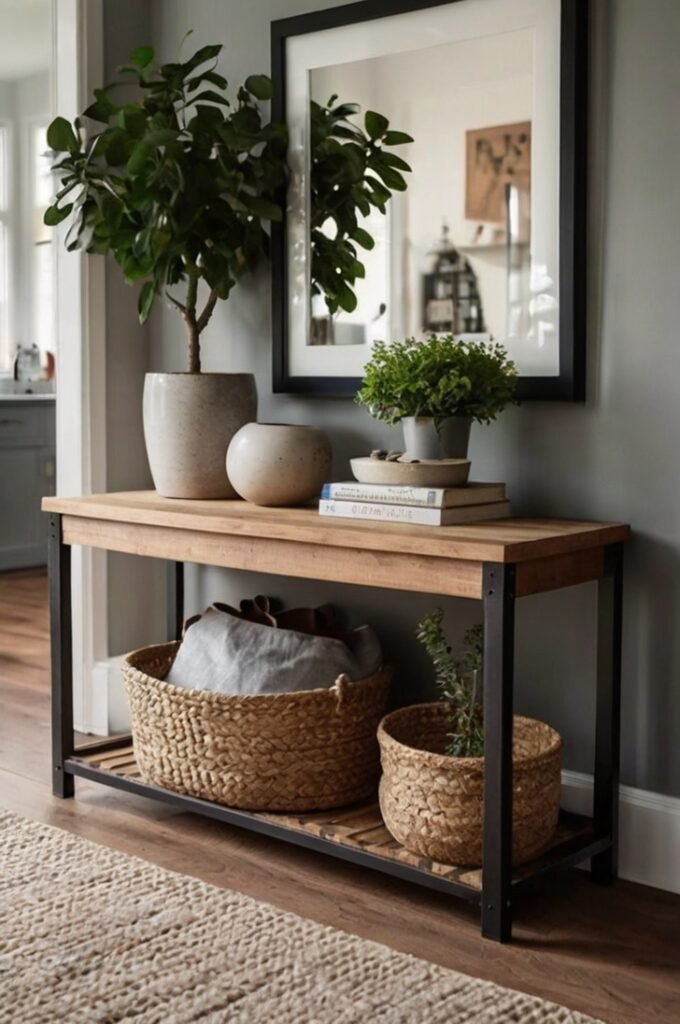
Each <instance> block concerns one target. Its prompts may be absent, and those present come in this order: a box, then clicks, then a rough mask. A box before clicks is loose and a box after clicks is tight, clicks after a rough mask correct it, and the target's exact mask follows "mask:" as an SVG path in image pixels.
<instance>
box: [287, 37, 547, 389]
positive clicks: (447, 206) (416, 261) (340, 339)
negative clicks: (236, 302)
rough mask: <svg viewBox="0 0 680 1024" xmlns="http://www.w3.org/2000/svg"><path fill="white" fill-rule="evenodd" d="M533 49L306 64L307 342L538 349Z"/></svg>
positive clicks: (502, 45)
mask: <svg viewBox="0 0 680 1024" xmlns="http://www.w3.org/2000/svg"><path fill="white" fill-rule="evenodd" d="M533 47H534V32H533V30H531V29H526V30H517V31H511V32H502V33H498V34H496V35H488V36H483V37H479V38H468V39H464V40H460V41H456V42H447V43H445V44H442V45H438V46H431V47H428V48H427V49H426V50H423V49H418V50H412V51H404V52H398V53H391V54H386V55H382V56H377V57H371V58H369V59H364V60H359V61H353V62H348V63H334V64H333V65H331V66H323V67H314V68H312V69H311V70H310V71H309V98H310V115H309V116H310V123H309V235H308V238H309V264H310V265H309V270H308V274H309V303H310V309H309V310H308V314H307V325H308V329H307V331H306V345H307V346H308V347H309V346H352V347H353V348H354V347H358V346H362V347H363V349H364V350H365V352H366V355H365V359H367V358H369V356H370V348H371V346H372V344H373V343H374V342H375V341H376V340H388V341H389V340H393V339H395V338H399V337H406V336H415V337H421V336H425V335H427V334H430V333H432V332H442V333H453V334H455V335H457V336H462V337H476V338H489V337H493V338H495V339H496V340H498V341H502V342H505V343H508V347H509V348H510V350H511V352H512V354H513V357H516V356H517V354H519V357H520V358H519V362H520V363H521V361H522V348H521V346H524V349H525V350H526V351H527V352H530V353H536V351H537V350H539V349H540V348H541V346H542V345H543V344H544V343H545V340H546V337H547V335H548V334H550V333H551V332H553V331H554V324H553V317H554V310H555V306H556V303H555V301H554V294H553V293H554V285H553V282H552V280H550V279H549V278H547V275H546V274H545V273H543V274H541V273H537V268H536V267H534V268H533V273H532V262H531V250H532V223H531V220H532V217H531V210H532V174H531V167H532V119H533V118H532V114H533V110H532V106H533V96H534V75H533ZM537 283H538V288H537V287H536V285H537ZM541 292H542V293H543V301H540V294H539V293H541ZM537 299H538V300H539V301H537ZM539 334H540V336H541V337H540V338H539V337H538V335H539ZM512 339H521V346H520V349H519V350H514V351H513V348H512V345H511V344H510V343H511V342H512ZM348 357H349V353H348ZM528 358H531V357H528ZM533 358H534V362H536V359H535V356H534V357H533ZM361 361H362V362H363V361H365V360H364V359H362V360H361ZM539 362H540V359H539ZM348 365H349V364H348ZM356 366H357V363H356V359H355V358H353V359H352V367H353V368H356ZM530 369H534V370H535V369H536V366H534V367H530Z"/></svg>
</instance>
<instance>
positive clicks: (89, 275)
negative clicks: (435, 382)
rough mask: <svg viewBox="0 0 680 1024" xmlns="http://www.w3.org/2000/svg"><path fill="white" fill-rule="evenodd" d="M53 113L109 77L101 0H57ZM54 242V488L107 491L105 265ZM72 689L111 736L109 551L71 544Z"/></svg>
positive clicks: (67, 492)
mask: <svg viewBox="0 0 680 1024" xmlns="http://www.w3.org/2000/svg"><path fill="white" fill-rule="evenodd" d="M52 25H53V33H52V42H53V62H52V68H53V71H52V74H53V89H52V96H53V103H52V107H53V110H55V111H57V112H58V113H59V114H61V115H62V116H64V117H67V118H69V119H71V120H72V119H73V118H74V117H76V116H77V115H78V114H79V113H80V112H81V111H82V110H83V109H84V108H85V106H87V104H88V102H89V97H90V95H91V93H92V90H93V89H94V88H96V87H98V86H100V85H101V83H102V81H103V78H104V53H103V3H102V0H53V3H52ZM67 225H68V222H66V223H65V224H62V225H61V227H60V229H59V236H58V239H57V246H56V248H57V254H56V278H57V288H56V296H57V346H56V347H57V403H56V436H57V493H58V494H59V495H62V496H74V495H80V494H92V493H96V492H97V491H105V490H106V306H105V264H104V258H103V257H100V256H84V255H82V254H80V253H79V254H76V253H67V252H66V250H65V248H64V237H65V233H66V230H67ZM72 587H73V675H74V678H73V693H74V718H75V725H76V728H77V729H79V730H81V731H83V732H92V733H95V734H101V735H105V734H106V733H107V729H108V709H107V700H106V693H105V692H104V693H102V692H101V690H99V689H95V688H94V687H93V685H92V674H93V670H94V665H95V663H96V662H97V661H99V660H103V659H106V657H107V656H108V609H107V581H106V555H105V553H104V552H94V551H92V550H91V549H84V548H74V549H73V569H72Z"/></svg>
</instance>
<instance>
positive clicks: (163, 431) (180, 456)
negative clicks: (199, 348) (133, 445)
mask: <svg viewBox="0 0 680 1024" xmlns="http://www.w3.org/2000/svg"><path fill="white" fill-rule="evenodd" d="M256 418H257V391H256V388H255V378H254V377H253V375H252V374H251V373H147V375H146V379H145V381H144V439H145V441H146V451H147V455H148V458H149V466H150V468H151V475H152V477H153V482H154V486H155V488H156V490H157V491H158V493H159V494H160V495H162V496H163V497H164V498H235V497H237V494H236V491H235V490H234V488H233V487H232V486H231V484H230V482H229V479H228V477H227V471H226V465H225V459H226V454H227V448H228V447H229V442H230V441H231V439H232V437H233V436H234V434H235V433H236V431H237V430H240V428H241V427H242V426H243V425H244V424H245V423H249V422H250V421H251V420H254V419H256Z"/></svg>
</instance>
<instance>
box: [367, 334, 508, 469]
mask: <svg viewBox="0 0 680 1024" xmlns="http://www.w3.org/2000/svg"><path fill="white" fill-rule="evenodd" d="M516 387H517V371H516V369H515V366H514V364H513V363H512V362H511V360H510V359H509V358H508V355H507V352H506V350H505V349H504V348H503V346H502V345H498V344H494V343H485V342H477V341H456V340H455V339H454V337H453V336H452V335H450V334H449V335H444V336H442V335H437V334H432V335H430V337H429V338H427V339H426V340H425V341H417V340H416V339H415V338H406V339H405V340H404V341H397V342H393V343H392V344H386V343H384V342H377V343H376V345H375V347H374V350H373V355H372V357H371V359H370V360H369V362H368V363H367V364H366V368H365V370H364V379H363V383H362V386H361V388H360V389H359V391H358V392H357V395H356V401H357V402H359V403H360V404H361V405H365V406H366V407H367V408H368V411H369V412H370V414H371V416H373V417H374V418H375V419H377V420H383V421H384V422H385V423H389V424H391V425H393V424H395V423H401V424H402V426H403V429H404V445H405V448H406V453H407V455H409V456H410V457H411V458H415V459H442V458H446V459H464V458H467V451H468V442H469V438H470V427H471V425H472V423H473V422H476V423H490V422H491V420H494V419H495V418H496V417H497V416H498V414H499V413H500V412H501V411H502V410H503V409H504V408H505V406H506V405H508V404H509V403H510V402H511V401H512V400H513V398H514V394H515V390H516Z"/></svg>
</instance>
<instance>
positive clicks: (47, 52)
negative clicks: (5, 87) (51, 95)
mask: <svg viewBox="0 0 680 1024" xmlns="http://www.w3.org/2000/svg"><path fill="white" fill-rule="evenodd" d="M51 21H52V3H51V0H0V80H2V81H11V80H12V79H14V78H23V77H24V76H25V75H32V74H35V72H36V71H45V70H46V69H47V68H49V66H50V63H51V59H52V43H51V27H52V26H51Z"/></svg>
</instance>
